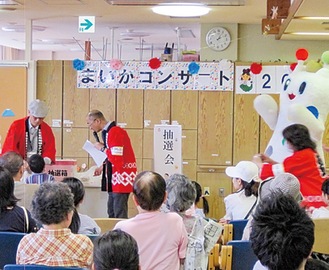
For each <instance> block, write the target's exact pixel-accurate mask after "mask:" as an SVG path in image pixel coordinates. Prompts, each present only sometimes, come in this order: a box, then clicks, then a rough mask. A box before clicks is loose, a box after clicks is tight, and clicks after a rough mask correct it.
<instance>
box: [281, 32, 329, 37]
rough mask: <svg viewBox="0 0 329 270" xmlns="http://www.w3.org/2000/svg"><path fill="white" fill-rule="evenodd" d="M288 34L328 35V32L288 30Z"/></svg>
mask: <svg viewBox="0 0 329 270" xmlns="http://www.w3.org/2000/svg"><path fill="white" fill-rule="evenodd" d="M285 34H288V35H300V36H329V33H328V32H327V33H324V32H288V33H285Z"/></svg>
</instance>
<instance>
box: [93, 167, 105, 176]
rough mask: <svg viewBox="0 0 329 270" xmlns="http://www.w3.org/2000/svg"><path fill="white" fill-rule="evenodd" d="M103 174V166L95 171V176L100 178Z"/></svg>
mask: <svg viewBox="0 0 329 270" xmlns="http://www.w3.org/2000/svg"><path fill="white" fill-rule="evenodd" d="M102 173H103V167H102V166H101V167H98V168H96V169H95V171H94V176H99V175H101V174H102Z"/></svg>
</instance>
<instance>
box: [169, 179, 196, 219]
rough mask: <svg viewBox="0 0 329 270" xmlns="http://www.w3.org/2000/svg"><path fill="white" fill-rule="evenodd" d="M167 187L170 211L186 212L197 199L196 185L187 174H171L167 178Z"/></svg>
mask: <svg viewBox="0 0 329 270" xmlns="http://www.w3.org/2000/svg"><path fill="white" fill-rule="evenodd" d="M166 189H167V193H168V199H167V202H166V205H167V207H168V209H169V210H170V211H173V212H177V213H181V212H185V211H186V210H187V209H189V208H190V207H191V205H192V204H193V203H194V201H195V198H196V190H195V187H194V185H193V184H192V182H191V181H190V180H189V179H188V178H187V177H186V176H185V175H182V174H173V175H171V176H170V177H169V178H168V180H167V188H166Z"/></svg>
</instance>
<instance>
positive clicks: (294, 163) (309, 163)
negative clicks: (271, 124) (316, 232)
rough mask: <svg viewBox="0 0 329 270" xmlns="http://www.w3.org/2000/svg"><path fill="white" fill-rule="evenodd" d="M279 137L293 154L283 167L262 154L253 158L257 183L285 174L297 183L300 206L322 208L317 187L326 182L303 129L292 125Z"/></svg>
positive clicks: (318, 160) (308, 137)
mask: <svg viewBox="0 0 329 270" xmlns="http://www.w3.org/2000/svg"><path fill="white" fill-rule="evenodd" d="M282 135H283V138H284V143H286V144H287V147H288V148H290V149H291V151H292V152H293V153H292V155H291V156H290V157H287V158H286V159H285V160H284V161H283V163H278V162H276V161H274V160H272V159H271V158H269V157H268V156H266V155H264V154H258V155H255V156H254V158H253V161H254V162H255V163H256V164H257V165H258V166H259V168H260V170H261V172H260V177H261V179H266V178H268V177H271V176H276V175H278V174H280V173H283V172H289V173H291V174H293V175H295V176H296V177H297V178H298V180H299V182H300V189H301V193H302V194H303V198H304V199H303V202H302V203H303V205H305V206H306V207H316V208H319V207H321V206H325V203H324V202H323V200H322V196H321V185H322V183H323V181H324V180H325V178H326V172H325V168H324V165H323V162H322V160H321V158H320V156H319V154H318V153H317V152H316V144H315V143H314V142H313V141H312V139H311V137H310V133H309V131H308V129H307V127H306V126H304V125H301V124H293V125H290V126H288V127H286V128H285V129H284V130H283V131H282Z"/></svg>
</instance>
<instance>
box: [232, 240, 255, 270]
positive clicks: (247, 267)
mask: <svg viewBox="0 0 329 270" xmlns="http://www.w3.org/2000/svg"><path fill="white" fill-rule="evenodd" d="M227 245H228V246H232V269H234V270H252V269H253V267H254V264H255V263H256V262H257V260H258V259H257V257H256V255H255V254H254V251H253V250H252V248H251V242H250V241H245V240H233V241H229V242H228V243H227Z"/></svg>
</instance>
